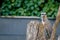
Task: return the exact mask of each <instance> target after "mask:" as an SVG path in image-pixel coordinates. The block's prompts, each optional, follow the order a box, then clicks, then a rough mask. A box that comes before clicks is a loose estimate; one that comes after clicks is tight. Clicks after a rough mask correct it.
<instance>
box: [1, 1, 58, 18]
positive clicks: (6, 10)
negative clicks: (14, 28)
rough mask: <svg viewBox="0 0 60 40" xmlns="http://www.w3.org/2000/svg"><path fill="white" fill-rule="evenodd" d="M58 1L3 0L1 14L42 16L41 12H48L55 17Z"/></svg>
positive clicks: (48, 14) (49, 15)
mask: <svg viewBox="0 0 60 40" xmlns="http://www.w3.org/2000/svg"><path fill="white" fill-rule="evenodd" d="M58 2H59V1H57V0H3V2H2V6H1V7H0V15H1V16H39V17H40V14H41V12H46V13H47V16H48V17H51V18H55V17H56V14H57V11H58V6H59V3H58Z"/></svg>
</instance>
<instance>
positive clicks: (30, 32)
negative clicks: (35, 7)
mask: <svg viewBox="0 0 60 40" xmlns="http://www.w3.org/2000/svg"><path fill="white" fill-rule="evenodd" d="M38 25H39V21H34V20H33V21H30V22H29V23H28V25H27V33H26V40H36V38H37V33H38Z"/></svg>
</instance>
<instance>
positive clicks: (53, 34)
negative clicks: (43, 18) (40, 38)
mask: <svg viewBox="0 0 60 40" xmlns="http://www.w3.org/2000/svg"><path fill="white" fill-rule="evenodd" d="M59 22H60V6H59V10H58V14H57V17H56V21H55V23H54V24H53V28H52V29H53V30H52V34H51V40H55V37H56V28H57V26H58V23H59Z"/></svg>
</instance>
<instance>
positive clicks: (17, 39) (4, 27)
mask: <svg viewBox="0 0 60 40" xmlns="http://www.w3.org/2000/svg"><path fill="white" fill-rule="evenodd" d="M31 20H38V21H40V19H32V18H31V19H23V18H20V19H19V18H13V19H12V18H0V40H25V39H26V28H27V23H28V22H29V21H31ZM51 23H52V24H53V23H54V20H51ZM59 26H60V25H59ZM59 30H60V27H58V29H57V35H60V31H59Z"/></svg>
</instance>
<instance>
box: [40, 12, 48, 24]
mask: <svg viewBox="0 0 60 40" xmlns="http://www.w3.org/2000/svg"><path fill="white" fill-rule="evenodd" d="M46 18H47V16H46V13H41V21H42V23H43V24H44V22H45V19H46Z"/></svg>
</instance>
